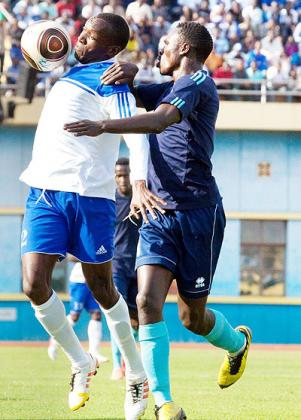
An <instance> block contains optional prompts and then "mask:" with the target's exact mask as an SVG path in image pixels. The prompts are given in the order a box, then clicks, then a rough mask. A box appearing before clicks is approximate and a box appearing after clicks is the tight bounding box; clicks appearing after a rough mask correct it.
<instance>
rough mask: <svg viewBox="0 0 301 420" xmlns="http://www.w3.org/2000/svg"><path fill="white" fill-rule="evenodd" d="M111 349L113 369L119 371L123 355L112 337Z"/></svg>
mask: <svg viewBox="0 0 301 420" xmlns="http://www.w3.org/2000/svg"><path fill="white" fill-rule="evenodd" d="M111 348H112V359H113V369H119V368H121V367H122V365H121V353H120V351H119V348H118V346H117V344H116V341H115V340H114V338H113V337H112V336H111Z"/></svg>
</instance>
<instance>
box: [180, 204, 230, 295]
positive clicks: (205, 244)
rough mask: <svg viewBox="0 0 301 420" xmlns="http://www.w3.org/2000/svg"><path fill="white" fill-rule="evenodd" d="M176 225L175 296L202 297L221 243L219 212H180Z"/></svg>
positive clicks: (222, 225) (216, 208) (222, 218)
mask: <svg viewBox="0 0 301 420" xmlns="http://www.w3.org/2000/svg"><path fill="white" fill-rule="evenodd" d="M180 224H181V228H182V246H181V247H180V249H179V256H181V257H179V264H178V267H177V274H176V278H177V285H178V290H179V293H180V294H181V295H182V296H184V297H186V298H189V299H198V298H202V297H206V296H208V295H209V293H210V290H211V286H212V280H213V275H214V272H215V269H216V265H217V262H218V257H219V254H220V250H221V246H222V242H223V236H224V228H225V216H224V211H223V208H222V206H221V205H220V206H219V205H216V206H212V207H208V208H203V209H197V210H192V211H188V212H183V213H182V215H181V220H180Z"/></svg>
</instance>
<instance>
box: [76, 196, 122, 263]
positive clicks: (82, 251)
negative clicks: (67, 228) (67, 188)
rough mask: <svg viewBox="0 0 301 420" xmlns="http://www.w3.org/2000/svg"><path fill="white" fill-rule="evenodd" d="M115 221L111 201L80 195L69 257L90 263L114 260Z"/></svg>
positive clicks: (113, 205) (113, 207) (113, 204)
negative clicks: (72, 256) (70, 255)
mask: <svg viewBox="0 0 301 420" xmlns="http://www.w3.org/2000/svg"><path fill="white" fill-rule="evenodd" d="M115 220H116V213H115V203H114V202H113V201H112V200H107V199H104V198H90V197H82V196H79V197H78V210H77V219H76V223H75V225H74V229H73V232H72V237H73V238H72V242H71V243H70V245H69V249H68V251H69V252H70V254H72V255H74V256H75V257H76V258H78V259H79V260H80V261H81V262H83V263H87V264H89V263H91V264H103V263H105V262H108V261H111V259H112V257H113V250H114V244H113V241H114V230H115Z"/></svg>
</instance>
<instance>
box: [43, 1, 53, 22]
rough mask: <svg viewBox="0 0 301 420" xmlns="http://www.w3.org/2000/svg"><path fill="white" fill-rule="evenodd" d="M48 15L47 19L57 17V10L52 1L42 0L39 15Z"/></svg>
mask: <svg viewBox="0 0 301 420" xmlns="http://www.w3.org/2000/svg"><path fill="white" fill-rule="evenodd" d="M43 13H48V16H49V19H55V18H56V17H57V10H56V6H55V3H53V1H52V0H44V1H42V2H41V3H40V14H41V15H42V14H43Z"/></svg>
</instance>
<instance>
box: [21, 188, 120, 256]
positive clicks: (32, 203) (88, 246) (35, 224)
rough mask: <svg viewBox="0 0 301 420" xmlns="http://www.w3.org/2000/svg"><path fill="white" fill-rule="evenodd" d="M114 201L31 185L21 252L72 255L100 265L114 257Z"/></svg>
mask: <svg viewBox="0 0 301 420" xmlns="http://www.w3.org/2000/svg"><path fill="white" fill-rule="evenodd" d="M114 230H115V203H114V201H112V200H108V199H105V198H97V197H95V198H93V197H83V196H80V195H79V194H76V193H70V192H61V191H52V190H46V191H43V190H41V189H39V188H30V192H29V196H28V199H27V203H26V211H25V216H24V221H23V229H22V236H21V253H22V255H24V254H26V253H29V252H30V253H41V254H51V255H59V256H60V257H61V258H64V257H65V256H66V254H67V253H70V254H72V255H73V256H74V257H76V258H77V259H78V260H80V261H82V262H84V263H96V264H101V263H104V262H106V261H110V260H111V259H112V256H113V239H114Z"/></svg>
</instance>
